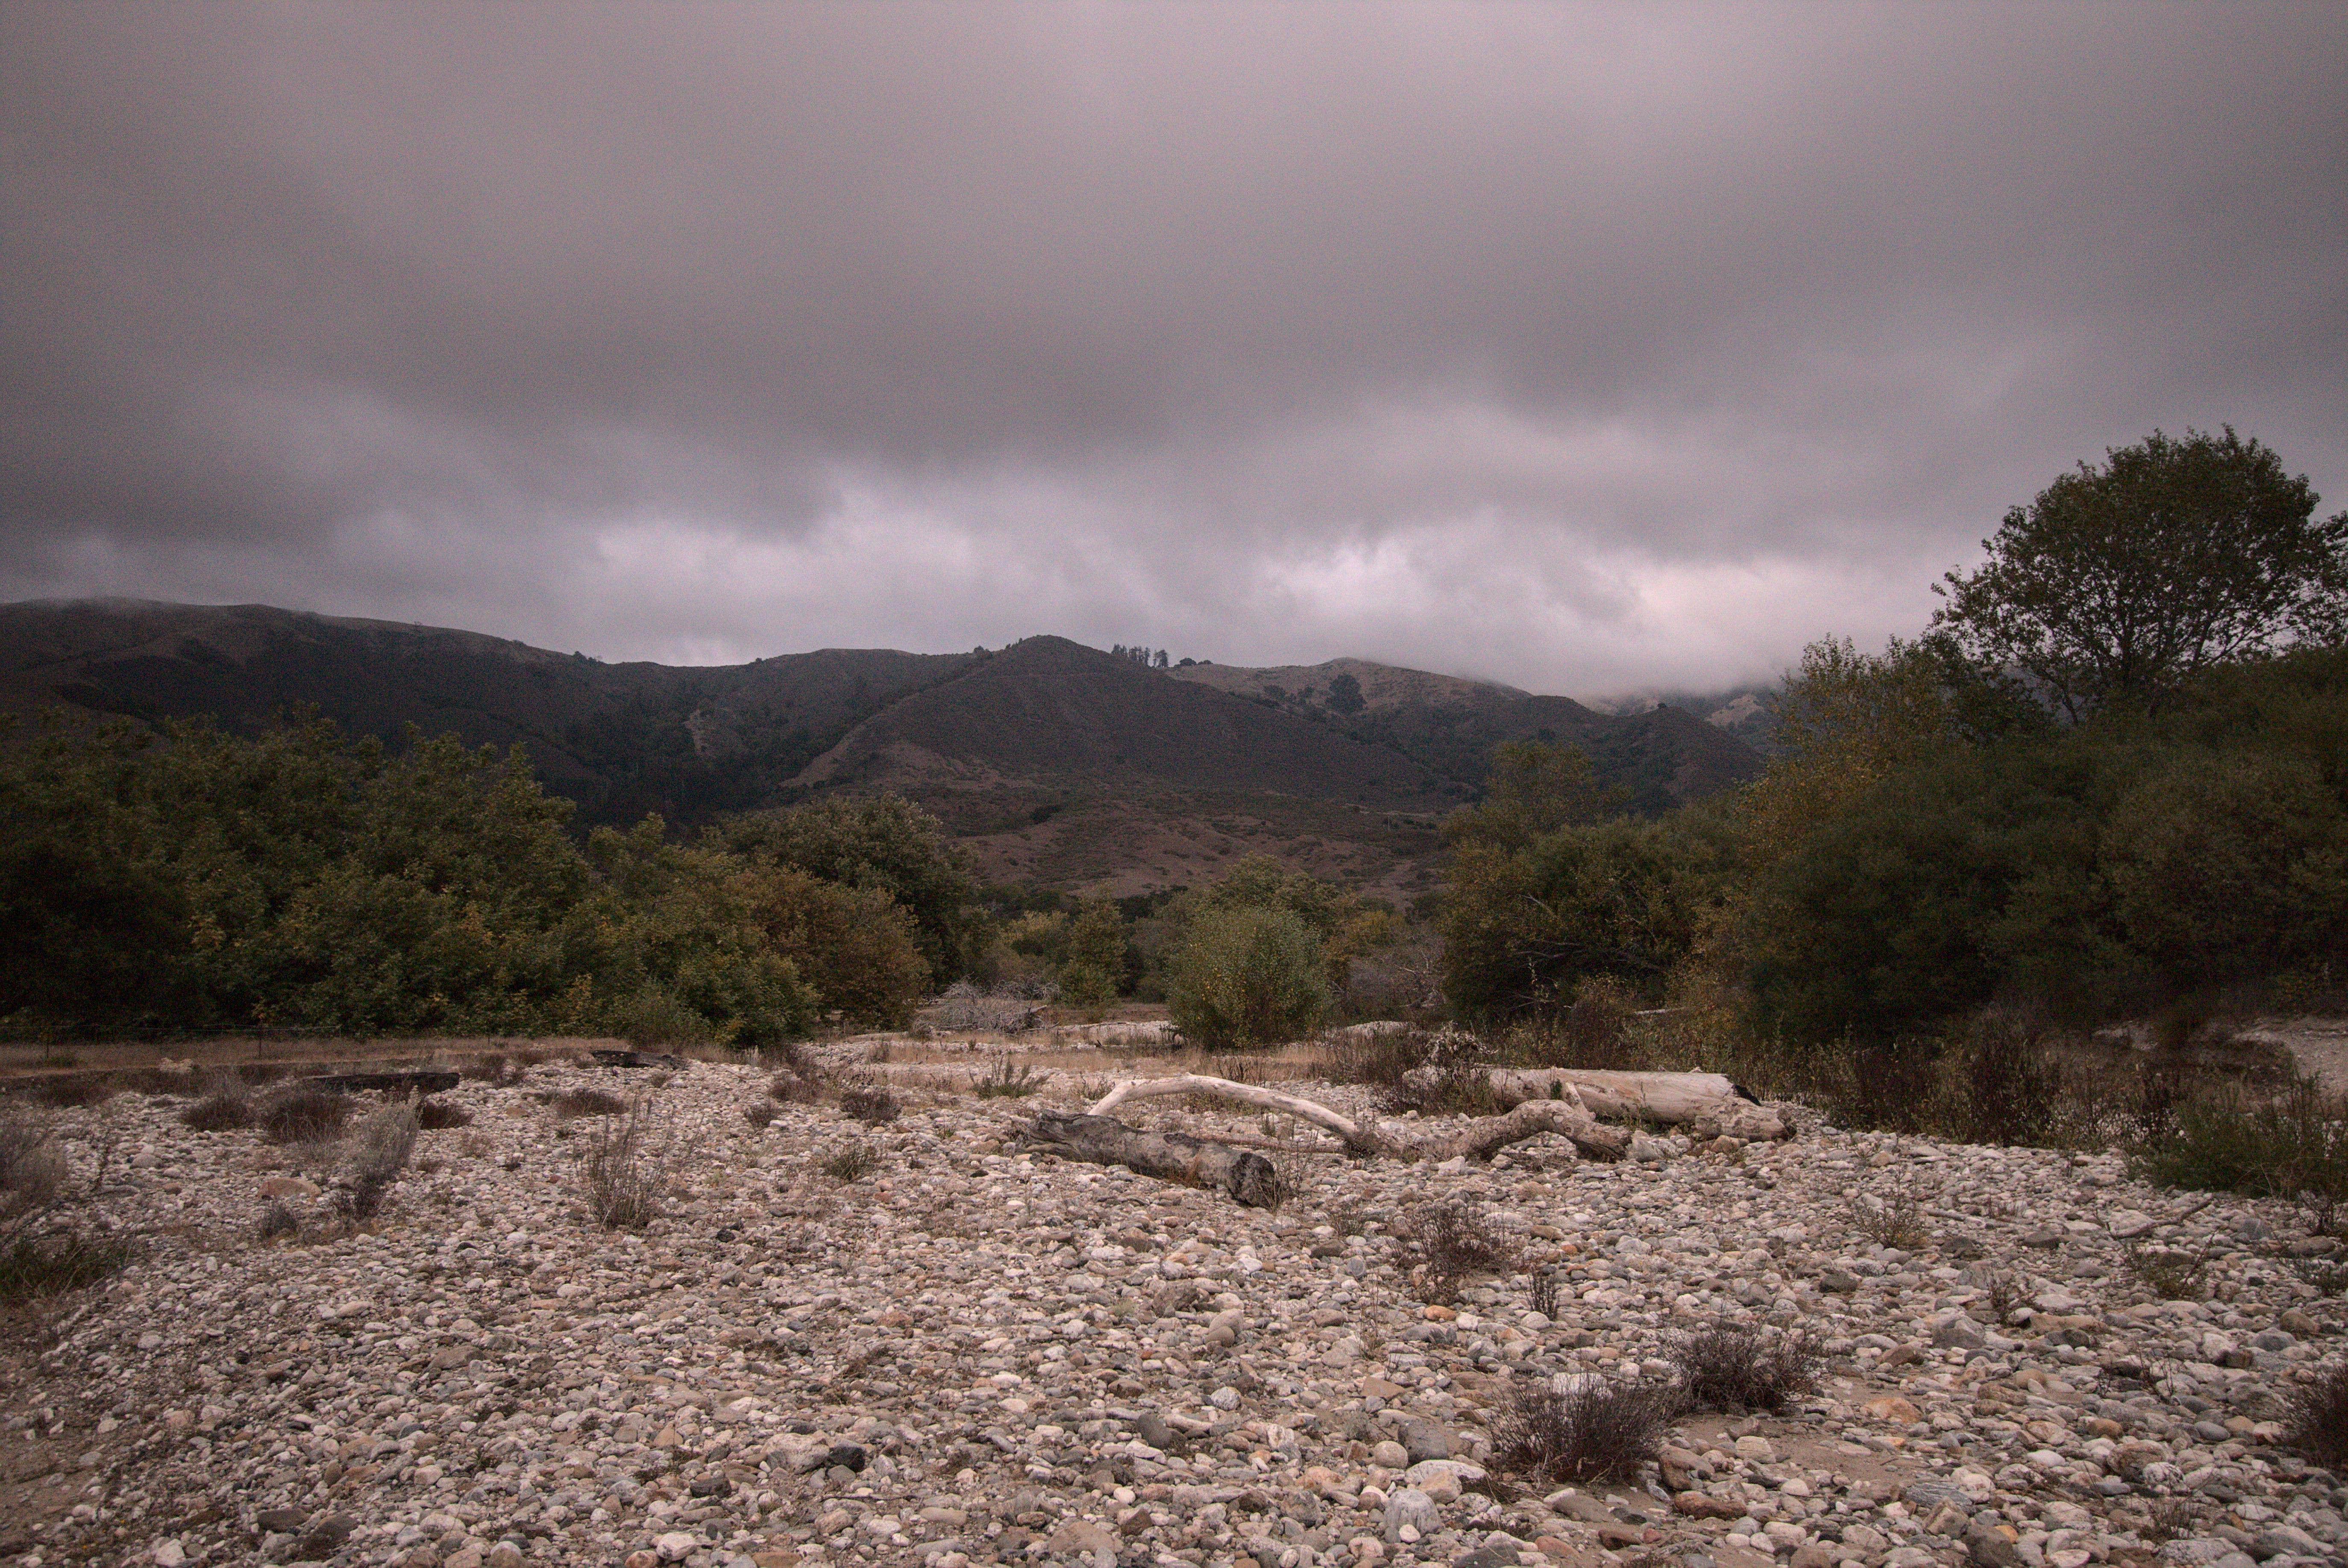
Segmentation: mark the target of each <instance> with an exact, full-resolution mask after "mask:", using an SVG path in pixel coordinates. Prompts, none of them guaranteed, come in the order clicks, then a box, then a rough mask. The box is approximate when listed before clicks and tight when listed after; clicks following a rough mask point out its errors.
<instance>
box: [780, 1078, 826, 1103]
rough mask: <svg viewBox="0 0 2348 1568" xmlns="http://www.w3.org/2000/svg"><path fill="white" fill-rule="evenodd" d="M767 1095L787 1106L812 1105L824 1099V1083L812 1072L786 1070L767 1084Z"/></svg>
mask: <svg viewBox="0 0 2348 1568" xmlns="http://www.w3.org/2000/svg"><path fill="white" fill-rule="evenodd" d="M767 1096H768V1098H770V1099H778V1100H780V1101H782V1102H783V1103H784V1104H786V1105H811V1104H813V1103H814V1102H816V1101H817V1100H819V1099H822V1098H823V1083H822V1080H821V1079H820V1078H819V1077H818V1076H817V1075H816V1074H814V1073H812V1072H807V1073H800V1072H793V1071H790V1070H788V1069H785V1070H784V1071H782V1072H778V1073H777V1074H776V1075H775V1076H774V1078H772V1079H771V1080H769V1081H768V1082H767Z"/></svg>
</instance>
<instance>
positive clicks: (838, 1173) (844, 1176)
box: [820, 1142, 880, 1182]
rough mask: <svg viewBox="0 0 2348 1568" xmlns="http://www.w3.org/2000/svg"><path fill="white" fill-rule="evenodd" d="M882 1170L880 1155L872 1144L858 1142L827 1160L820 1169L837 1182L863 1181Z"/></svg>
mask: <svg viewBox="0 0 2348 1568" xmlns="http://www.w3.org/2000/svg"><path fill="white" fill-rule="evenodd" d="M820 1169H821V1170H822V1171H823V1173H824V1174H825V1175H827V1176H829V1177H830V1178H831V1179H832V1180H833V1181H840V1182H848V1181H862V1180H864V1178H865V1177H867V1176H870V1175H871V1174H872V1172H874V1171H878V1170H879V1169H880V1152H879V1151H878V1150H875V1149H874V1148H873V1147H872V1146H871V1145H870V1144H869V1143H863V1142H857V1143H850V1144H848V1145H847V1146H845V1147H844V1148H842V1149H841V1150H839V1153H837V1154H834V1155H833V1156H832V1157H831V1158H830V1159H829V1160H826V1161H824V1162H823V1164H822V1166H821V1167H820Z"/></svg>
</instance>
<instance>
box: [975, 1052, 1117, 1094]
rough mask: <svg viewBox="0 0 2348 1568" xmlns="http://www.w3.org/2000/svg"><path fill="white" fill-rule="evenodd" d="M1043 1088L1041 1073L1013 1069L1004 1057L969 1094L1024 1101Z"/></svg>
mask: <svg viewBox="0 0 2348 1568" xmlns="http://www.w3.org/2000/svg"><path fill="white" fill-rule="evenodd" d="M1043 1087H1044V1075H1043V1074H1042V1073H1039V1072H1035V1071H1034V1070H1032V1069H1030V1068H1027V1067H1026V1066H1025V1065H1024V1064H1023V1065H1021V1066H1019V1067H1016V1068H1014V1067H1013V1066H1012V1065H1011V1058H1010V1057H1004V1059H1003V1060H1002V1061H1000V1062H997V1063H996V1064H995V1067H994V1071H993V1072H991V1073H989V1074H987V1075H986V1076H985V1077H984V1078H980V1079H979V1080H978V1081H977V1082H976V1083H974V1084H973V1085H971V1092H972V1093H973V1094H975V1095H976V1096H978V1098H979V1099H1026V1098H1027V1096H1029V1095H1031V1094H1034V1093H1035V1091H1036V1090H1038V1089H1040V1088H1043ZM1107 1092H1108V1091H1107V1089H1103V1090H1102V1091H1101V1093H1102V1094H1107ZM1094 1098H1095V1099H1098V1098H1099V1097H1098V1096H1095V1097H1094Z"/></svg>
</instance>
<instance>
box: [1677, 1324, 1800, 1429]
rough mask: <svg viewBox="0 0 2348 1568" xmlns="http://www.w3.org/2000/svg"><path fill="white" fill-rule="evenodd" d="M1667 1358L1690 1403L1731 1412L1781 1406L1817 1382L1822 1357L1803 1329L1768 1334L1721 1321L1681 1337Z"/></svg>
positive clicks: (1770, 1408) (1774, 1408)
mask: <svg viewBox="0 0 2348 1568" xmlns="http://www.w3.org/2000/svg"><path fill="white" fill-rule="evenodd" d="M1669 1358H1670V1360H1671V1361H1672V1363H1673V1365H1674V1366H1676V1367H1678V1368H1679V1372H1680V1381H1681V1384H1682V1386H1683V1387H1684V1388H1685V1389H1686V1391H1687V1398H1688V1399H1689V1400H1690V1401H1691V1402H1692V1403H1694V1404H1696V1405H1700V1406H1703V1407H1704V1408H1707V1409H1713V1410H1726V1411H1729V1412H1731V1413H1732V1414H1742V1413H1743V1412H1745V1411H1746V1410H1782V1409H1784V1408H1786V1406H1787V1403H1788V1402H1790V1401H1791V1400H1792V1399H1794V1398H1796V1397H1797V1396H1799V1395H1803V1394H1807V1393H1809V1392H1810V1391H1811V1390H1812V1389H1814V1388H1816V1387H1818V1369H1819V1367H1822V1366H1823V1365H1824V1364H1825V1360H1826V1357H1825V1356H1824V1355H1823V1354H1822V1353H1821V1352H1820V1350H1819V1349H1818V1339H1817V1338H1816V1336H1813V1335H1811V1334H1810V1333H1809V1332H1808V1331H1807V1330H1803V1329H1795V1330H1791V1331H1788V1332H1787V1333H1783V1334H1776V1335H1771V1334H1765V1333H1763V1332H1761V1331H1760V1330H1758V1329H1752V1328H1735V1327H1730V1326H1725V1325H1724V1326H1718V1327H1714V1328H1707V1329H1704V1330H1703V1331H1702V1332H1700V1333H1697V1334H1692V1335H1689V1336H1687V1337H1685V1338H1684V1339H1682V1340H1680V1341H1679V1342H1678V1343H1677V1344H1676V1345H1674V1346H1672V1348H1671V1351H1670V1353H1669Z"/></svg>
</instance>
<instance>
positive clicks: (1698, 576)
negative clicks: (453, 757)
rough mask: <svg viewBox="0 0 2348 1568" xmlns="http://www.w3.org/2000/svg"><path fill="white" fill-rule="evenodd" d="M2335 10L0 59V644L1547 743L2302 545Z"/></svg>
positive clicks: (2324, 380) (471, 18)
mask: <svg viewBox="0 0 2348 1568" xmlns="http://www.w3.org/2000/svg"><path fill="white" fill-rule="evenodd" d="M2343 83H2348V12H2343V10H2342V9H2341V8H2340V7H2339V6H2337V5H2309V6H2300V7H2290V6H2285V7H2267V6H2257V5H2224V6H2209V5H2179V6H2173V7H2170V6H2161V5H2140V4H2139V5H2126V6H2114V7H2109V8H2104V7H2095V6H2085V5H2077V6H2059V7H2055V6H2043V5H2025V6H2017V7H2013V8H1996V7H1991V6H1954V5H1951V6H1937V7H1925V6H1913V7H1909V6H1897V7H1895V6H1885V7H1872V8H1860V7H1856V6H1837V7H1826V6H1819V7H1803V8H1796V9H1790V10H1731V9H1727V8H1724V7H1720V6H1715V5H1704V6H1698V7H1693V8H1689V9H1684V10H1668V9H1659V8H1655V7H1636V8H1631V7H1598V8H1591V9H1587V10H1583V9H1551V8H1547V7H1535V6H1505V7H1501V6H1496V7H1491V8H1476V7H1468V6H1456V7H1454V6H1444V7H1423V8H1421V7H1413V8H1382V7H1372V6H1363V5H1342V6H1332V7H1326V8H1313V7H1308V6H1277V7H1275V6H1261V5H1246V6H1240V7H1234V8H1230V9H1217V8H1213V7H1209V6H1202V5H1183V6H1179V7H1166V8H1160V9H1150V8H1140V7H1128V6H1092V5H1086V6H1075V7H1066V8H1053V7H1043V6H1024V7H1010V6H1004V7H992V6H988V7H982V6H974V5H973V6H967V7H939V6H920V7H915V6H902V7H899V6H857V7H848V6H841V7H825V6H819V5H802V6H788V7H785V6H773V7H757V6H745V7H729V8H724V9H710V10H698V9H690V8H675V7H666V6H663V7H653V6H649V5H646V6H643V7H622V8H611V9H588V8H583V7H571V6H551V5H549V6H543V7H534V8H525V7H519V6H509V7H496V8H472V9H449V8H446V7H423V6H417V7H364V8H355V9H343V8H338V7H335V6H331V5H300V6H270V7H253V8H245V7H235V6H221V5H215V6H177V7H158V6H147V5H138V6H122V7H109V6H106V5H31V4H26V5H15V6H11V7H8V8H6V9H5V11H0V135H5V161H0V181H5V194H6V213H7V221H6V222H5V224H0V277H5V289H0V349H4V350H5V367H6V368H5V381H0V397H5V419H0V597H9V598H15V597H26V596H31V595H35V594H56V593H100V592H103V593H142V594H148V595H152V596H157V597H173V598H190V599H198V600H216V601H229V600H259V601H264V602H271V603H285V604H292V605H296V606H301V607H308V608H315V609H321V610H327V611H332V612H336V613H344V614H376V615H385V616H390V617H394V618H399V619H412V620H422V621H430V622H438V623H443V624H462V625H467V626H472V627H477V628H479V629H483V630H489V631H495V632H499V633H503V634H510V635H516V636H521V637H524V638H527V639H529V640H531V641H534V642H538V643H541V644H549V645H556V646H560V647H565V648H569V647H583V648H587V649H589V650H591V651H593V652H596V653H599V654H602V655H607V656H613V657H623V656H651V657H661V658H668V659H685V660H710V659H731V658H738V657H747V656H750V655H757V654H762V653H772V652H779V651H785V650H791V649H799V648H806V647H813V646H819V645H827V644H832V645H838V644H849V645H899V646H905V647H911V648H933V649H936V648H952V647H957V646H964V647H966V646H969V645H973V644H975V643H987V644H994V643H1000V642H1002V641H1004V640H1005V639H1007V638H1010V637H1014V636H1016V635H1019V634H1024V633H1026V632H1031V631H1037V630H1046V629H1049V630H1057V631H1062V632H1065V633H1066V634H1070V635H1074V636H1077V637H1082V638H1086V639H1089V640H1093V641H1097V642H1100V643H1103V644H1106V643H1107V642H1108V641H1110V640H1111V639H1115V640H1118V641H1127V642H1133V641H1148V642H1150V643H1153V644H1163V645H1168V646H1170V647H1172V648H1174V649H1175V650H1176V652H1177V653H1192V654H1200V655H1209V656H1212V657H1216V658H1219V659H1223V660H1226V661H1237V662H1247V663H1265V662H1291V661H1312V660H1317V659H1320V658H1323V657H1328V656H1333V655H1337V654H1342V653H1354V654H1360V655H1367V656H1371V657H1378V658H1385V659H1390V660H1394V661H1396V662H1400V663H1407V664H1414V665H1422V666H1427V667H1433V668H1437V669H1446V670H1458V671H1466V672H1472V673H1479V674H1487V675H1490V676H1498V677H1500V678H1503V679H1507V680H1510V681H1513V682H1515V683H1517V684H1519V685H1523V686H1530V687H1534V688H1537V689H1541V690H1550V691H1581V692H1591V691H1604V690H1609V689H1619V688H1622V687H1627V686H1642V685H1661V684H1687V683H1711V682H1724V683H1725V682H1726V681H1730V680H1735V679H1737V678H1741V677H1745V676H1757V675H1766V674H1767V673H1769V672H1770V671H1772V670H1773V669H1774V668H1776V667H1777V666H1778V665H1781V664H1782V663H1783V662H1784V661H1785V660H1786V659H1787V658H1788V657H1789V656H1790V655H1792V654H1793V653H1794V652H1795V651H1796V650H1797V648H1798V647H1799V645H1801V643H1802V642H1804V641H1805V640H1807V638H1809V637H1811V636H1813V635H1816V634H1820V633H1823V632H1826V631H1829V630H1841V631H1848V632H1851V633H1855V634H1859V635H1860V636H1861V637H1863V638H1867V637H1873V636H1879V635H1880V634H1882V633H1885V632H1888V631H1894V630H1910V629H1912V628H1913V627H1914V626H1916V625H1917V624H1920V623H1921V620H1922V618H1923V616H1924V615H1925V614H1926V613H1927V611H1928V609H1929V603H1930V602H1929V598H1928V595H1927V593H1926V584H1927V583H1930V582H1931V579H1932V578H1933V577H1934V576H1935V575H1937V573H1939V572H1940V571H1941V570H1943V569H1945V568H1946V567H1948V566H1950V565H1953V564H1956V563H1958V562H1960V561H1963V560H1966V559H1969V558H1970V557H1971V555H1972V552H1973V549H1974V545H1975V542H1977V541H1978V540H1979V538H1980V537H1981V536H1982V534H1983V533H1985V532H1987V531H1989V530H1990V529H1991V528H1993V526H1994V524H1995V521H1996V519H1997V517H1998V515H1999V514H2000V513H2001V512H2002V511H2003V509H2004V508H2005V507H2006V506H2007V505H2009V504H2012V503H2013V502H2015V501H2018V500H2026V499H2027V498H2028V496H2029V495H2030V494H2032V493H2033V492H2034V491H2035V490H2037V489H2038V488H2040V487H2041V486H2042V485H2044V483H2045V482H2046V480H2049V479H2051V478H2052V477H2053V476H2054V475H2055V473H2056V472H2058V471H2059V470H2061V469H2063V468H2065V467H2066V466H2067V465H2068V464H2070V463H2071V462H2073V461H2075V460H2077V459H2081V458H2092V457H2096V456H2098V455H2100V453H2101V452H2102V450H2103V449H2105V448H2106V446H2110V445H2114V444H2119V443H2124V442H2127V441H2129V440H2133V439H2135V438H2137V437H2140V436H2141V435H2143V434H2145V433H2147V432H2148V431H2149V430H2150V429H2152V428H2154V427H2155V426H2162V427H2166V428H2169V429H2171V430H2178V429H2181V428H2184V427H2185V426H2188V425H2199V426H2203V427H2213V426H2215V425H2217V424H2219V423H2221V422H2228V421H2230V422H2232V423H2234V424H2235V425H2237V426H2238V427H2240V428H2243V429H2245V430H2248V431H2250V432H2252V433H2254V434H2257V435H2258V436H2260V438H2263V439H2265V440H2266V441H2267V442H2268V443H2269V444H2271V445H2272V446H2274V447H2276V448H2277V449H2279V450H2280V451H2281V453H2282V454H2283V457H2284V459H2285V460H2286V461H2287V462H2289V463H2290V464H2291V466H2292V468H2293V469H2295V470H2298V471H2305V472H2308V473H2310V474H2312V476H2313V478H2314V479H2315V480H2316V483H2317V485H2318V486H2319V488H2320V489H2322V490H2324V491H2325V492H2326V494H2327V498H2328V504H2329V505H2332V506H2336V505H2339V504H2342V503H2343V501H2348V496H2343V494H2342V491H2343V490H2348V430H2343V418H2342V402H2341V397H2340V388H2341V387H2343V386H2348V243H2343V241H2348V87H2343Z"/></svg>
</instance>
